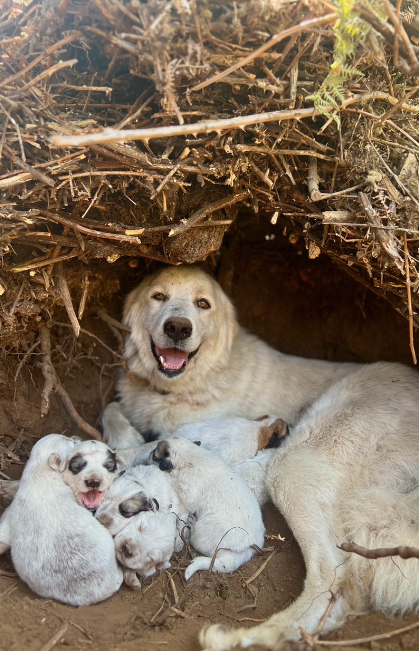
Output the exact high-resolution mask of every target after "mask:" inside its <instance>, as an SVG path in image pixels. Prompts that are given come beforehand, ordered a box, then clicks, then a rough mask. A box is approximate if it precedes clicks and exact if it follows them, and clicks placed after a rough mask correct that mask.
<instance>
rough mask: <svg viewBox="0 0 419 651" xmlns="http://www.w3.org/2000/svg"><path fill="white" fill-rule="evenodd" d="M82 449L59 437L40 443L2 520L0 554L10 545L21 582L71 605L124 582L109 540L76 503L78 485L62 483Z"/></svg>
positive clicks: (97, 598) (106, 592) (94, 599)
mask: <svg viewBox="0 0 419 651" xmlns="http://www.w3.org/2000/svg"><path fill="white" fill-rule="evenodd" d="M89 443H90V442H89ZM82 445H83V444H78V445H77V444H76V442H75V441H74V440H72V439H70V438H67V437H65V436H61V435H60V434H50V435H49V436H45V437H44V438H42V439H41V440H40V441H38V442H37V443H36V444H35V446H34V447H33V449H32V452H31V456H30V458H29V461H28V463H27V464H26V466H25V469H24V471H23V474H22V479H21V481H20V485H19V488H18V490H17V493H16V496H15V498H14V500H13V502H12V504H11V505H10V506H9V507H8V509H6V511H5V512H4V514H3V516H2V517H1V519H0V553H3V552H4V551H6V550H7V549H9V548H10V547H11V554H12V560H13V564H14V566H15V568H16V571H17V573H18V574H19V576H20V578H21V579H22V581H25V583H27V584H28V586H29V587H30V588H31V589H32V590H33V591H34V592H35V593H36V594H38V595H40V596H41V597H46V598H52V599H57V600H58V601H62V602H64V603H67V604H70V605H72V606H88V605H90V604H94V603H97V602H98V601H102V600H103V599H107V598H108V597H110V596H111V595H112V594H114V592H116V591H117V590H118V588H119V587H120V585H121V583H122V578H123V575H122V571H121V569H120V568H119V567H118V565H117V562H116V558H115V548H114V544H113V540H112V537H111V536H110V534H109V533H108V532H107V531H106V530H105V529H104V528H103V527H101V526H100V524H99V523H98V522H97V521H96V520H95V519H94V518H93V517H92V515H91V514H90V513H89V512H88V511H87V510H86V509H85V508H83V507H82V506H81V505H80V503H78V501H77V499H76V497H75V492H74V491H78V492H80V491H79V490H78V489H79V488H80V487H79V486H77V485H75V484H77V482H73V484H74V485H73V488H72V487H71V486H70V485H68V484H67V483H66V481H65V480H64V475H65V473H67V472H70V473H71V472H72V471H71V470H69V467H70V464H71V460H72V459H74V458H75V454H77V453H75V452H74V451H75V450H76V449H78V450H79V451H80V449H81V446H82ZM84 452H86V450H85V449H84V451H83V454H84ZM77 458H78V457H77ZM88 465H89V462H88ZM86 467H87V466H86ZM80 472H81V471H80ZM106 472H108V471H106ZM86 476H89V475H86ZM85 481H90V480H89V479H87V480H85ZM102 481H103V480H102V479H101V483H100V487H101V488H104V485H105V484H106V482H105V483H102ZM94 490H96V489H94ZM96 492H97V491H96ZM88 502H89V501H88ZM92 502H93V500H92Z"/></svg>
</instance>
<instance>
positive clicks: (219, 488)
mask: <svg viewBox="0 0 419 651" xmlns="http://www.w3.org/2000/svg"><path fill="white" fill-rule="evenodd" d="M149 462H150V463H151V464H154V465H156V466H158V467H159V468H160V470H163V471H168V472H170V476H171V479H172V482H173V486H174V488H175V489H177V492H178V494H179V496H180V498H181V500H182V501H183V503H184V504H185V506H186V508H187V509H188V512H189V513H191V514H192V513H193V514H194V515H195V517H196V520H195V522H194V524H193V525H192V529H191V534H190V543H191V545H192V547H194V549H196V550H197V551H198V552H200V553H201V554H204V555H203V556H198V557H197V558H195V559H194V560H193V561H192V563H191V564H190V565H189V566H188V568H187V569H186V572H185V578H186V579H189V578H190V577H191V576H192V575H193V574H194V573H195V572H196V571H197V570H208V569H209V568H210V566H211V562H212V557H213V555H214V553H215V552H216V551H217V550H218V551H217V557H216V559H215V562H214V566H213V567H214V570H215V571H217V572H224V573H227V572H233V571H234V570H236V569H237V568H238V567H240V565H242V564H243V563H245V562H246V561H248V560H249V559H250V558H251V557H252V556H253V554H254V549H253V546H254V545H257V546H258V547H263V542H264V533H265V528H264V526H263V522H262V514H261V512H260V508H259V505H258V503H257V500H256V498H255V496H254V495H253V493H252V491H251V490H250V488H249V487H248V486H247V485H246V483H245V482H244V481H243V479H241V477H239V476H238V474H237V473H235V472H234V471H233V470H232V469H231V468H229V466H227V464H226V463H225V462H224V461H223V460H222V459H220V458H218V457H216V456H215V455H214V454H212V452H210V451H209V450H205V449H204V448H202V447H201V446H199V445H195V444H194V443H193V442H192V441H188V440H187V439H185V438H182V437H178V436H172V437H170V438H169V439H167V440H165V441H160V442H159V443H158V445H157V447H156V449H155V450H154V451H153V452H152V453H151V455H150V461H149Z"/></svg>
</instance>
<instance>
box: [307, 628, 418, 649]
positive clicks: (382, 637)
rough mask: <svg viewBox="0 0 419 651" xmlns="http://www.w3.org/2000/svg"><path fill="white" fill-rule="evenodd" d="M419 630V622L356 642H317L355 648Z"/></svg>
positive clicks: (324, 644) (358, 639)
mask: <svg viewBox="0 0 419 651" xmlns="http://www.w3.org/2000/svg"><path fill="white" fill-rule="evenodd" d="M415 628H419V622H415V623H414V624H410V625H409V626H404V627H403V628H398V629H396V630H395V631H389V632H388V633H382V634H380V635H371V636H370V637H358V638H356V639H355V640H316V646H317V645H318V646H332V647H338V646H343V647H345V646H350V647H355V646H357V645H358V644H366V643H367V642H376V641H378V640H388V638H390V637H394V636H395V635H402V633H408V632H409V631H413V629H415Z"/></svg>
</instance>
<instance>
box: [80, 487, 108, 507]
mask: <svg viewBox="0 0 419 651" xmlns="http://www.w3.org/2000/svg"><path fill="white" fill-rule="evenodd" d="M77 497H78V498H79V502H81V504H83V506H84V507H85V508H86V509H88V510H89V511H95V510H96V509H97V507H98V506H99V504H101V502H102V501H103V498H104V497H105V492H104V491H96V490H92V491H88V492H87V493H79V494H78V496H77Z"/></svg>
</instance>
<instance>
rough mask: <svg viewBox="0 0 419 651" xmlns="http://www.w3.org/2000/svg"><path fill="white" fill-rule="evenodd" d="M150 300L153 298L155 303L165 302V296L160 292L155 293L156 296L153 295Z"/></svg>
mask: <svg viewBox="0 0 419 651" xmlns="http://www.w3.org/2000/svg"><path fill="white" fill-rule="evenodd" d="M152 298H155V299H156V301H165V300H166V297H165V295H164V294H162V293H161V292H157V294H154V296H153V297H152Z"/></svg>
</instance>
